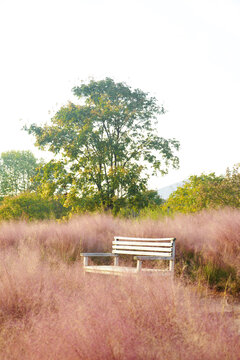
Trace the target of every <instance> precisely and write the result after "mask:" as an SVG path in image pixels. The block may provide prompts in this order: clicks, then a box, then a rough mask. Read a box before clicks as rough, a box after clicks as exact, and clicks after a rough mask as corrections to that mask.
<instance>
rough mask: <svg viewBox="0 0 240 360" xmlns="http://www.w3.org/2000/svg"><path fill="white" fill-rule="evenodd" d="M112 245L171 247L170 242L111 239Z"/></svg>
mask: <svg viewBox="0 0 240 360" xmlns="http://www.w3.org/2000/svg"><path fill="white" fill-rule="evenodd" d="M112 244H113V245H140V246H142V245H147V246H166V247H169V248H172V243H166V242H163V243H161V242H151V241H149V242H144V241H113V242H112Z"/></svg>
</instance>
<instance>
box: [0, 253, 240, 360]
mask: <svg viewBox="0 0 240 360" xmlns="http://www.w3.org/2000/svg"><path fill="white" fill-rule="evenodd" d="M25 255H26V254H25V249H24V248H23V249H22V250H21V252H20V253H19V255H18V257H17V256H16V253H14V254H11V252H9V253H8V254H6V257H5V263H4V266H3V267H1V288H0V295H1V297H2V296H3V295H4V294H5V295H4V297H3V301H1V302H0V311H1V318H2V321H1V324H0V329H1V331H0V344H1V347H0V358H1V359H6V360H8V359H9V360H10V359H11V360H13V359H14V360H20V359H25V360H40V359H41V360H42V359H44V360H50V359H51V360H53V359H54V360H55V359H56V360H75V359H76V360H77V359H84V360H85V359H88V360H100V359H106V360H108V359H109V360H110V359H169V360H171V359H184V360H188V359H189V360H190V359H193V360H194V359H196V360H198V359H203V360H204V359H209V360H215V359H231V360H235V359H236V360H237V359H239V352H240V342H239V334H238V332H237V329H236V326H235V324H234V321H233V318H234V314H230V316H229V317H226V316H224V314H223V313H221V312H219V313H218V312H217V311H216V310H217V309H214V307H213V306H211V307H209V306H208V304H207V303H204V302H201V301H200V299H199V297H197V296H196V295H194V294H193V293H192V292H190V291H189V290H187V289H186V288H184V287H182V286H181V285H179V284H177V283H175V284H174V283H172V282H171V281H170V280H169V279H168V278H164V277H163V278H159V277H144V276H140V277H136V278H134V277H128V278H118V277H116V278H115V277H111V276H106V277H105V276H98V275H96V276H95V275H94V276H91V275H90V274H89V275H86V276H83V273H82V271H81V270H80V269H79V266H77V264H75V265H74V266H66V265H63V264H61V263H60V262H59V264H58V266H55V265H54V266H50V267H49V266H47V265H46V264H44V265H43V264H41V261H40V258H39V257H38V256H37V254H36V253H34V254H32V255H30V256H29V258H28V259H26V261H24V256H25ZM4 269H5V270H4ZM4 271H5V273H4ZM6 271H7V272H6ZM6 274H7V275H6ZM10 278H11V281H9V279H10ZM8 299H10V300H9V302H8Z"/></svg>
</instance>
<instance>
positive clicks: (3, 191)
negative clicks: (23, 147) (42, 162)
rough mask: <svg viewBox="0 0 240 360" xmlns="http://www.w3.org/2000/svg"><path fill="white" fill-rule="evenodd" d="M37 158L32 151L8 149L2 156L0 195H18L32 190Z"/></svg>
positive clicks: (0, 161) (0, 163)
mask: <svg viewBox="0 0 240 360" xmlns="http://www.w3.org/2000/svg"><path fill="white" fill-rule="evenodd" d="M37 166H38V164H37V159H36V158H35V157H34V155H33V154H32V153H31V152H30V151H7V152H3V153H2V154H1V157H0V195H2V196H5V195H18V194H19V193H21V192H24V191H27V190H30V189H31V187H32V186H33V184H32V177H33V176H34V175H35V173H36V168H37Z"/></svg>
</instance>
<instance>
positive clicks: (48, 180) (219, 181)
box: [0, 151, 240, 219]
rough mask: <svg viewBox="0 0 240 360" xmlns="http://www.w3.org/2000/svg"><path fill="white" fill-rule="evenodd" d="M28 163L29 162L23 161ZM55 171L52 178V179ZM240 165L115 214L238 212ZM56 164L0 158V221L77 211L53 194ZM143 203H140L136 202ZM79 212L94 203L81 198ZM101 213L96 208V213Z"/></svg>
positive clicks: (146, 195)
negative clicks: (229, 209) (232, 209)
mask: <svg viewBox="0 0 240 360" xmlns="http://www.w3.org/2000/svg"><path fill="white" fill-rule="evenodd" d="M27 159H28V161H27ZM53 169H55V171H56V173H55V176H54V172H53ZM239 169H240V165H238V166H235V167H234V168H233V169H232V170H229V169H228V170H227V171H226V174H225V175H221V176H216V175H215V174H214V173H211V174H208V175H205V174H202V175H201V176H196V175H195V176H191V177H190V178H189V179H188V180H187V181H186V182H185V184H184V185H183V186H181V187H179V188H178V189H177V190H176V191H175V192H174V193H172V194H171V195H170V197H169V198H168V200H167V201H166V202H163V200H162V199H161V198H160V197H159V195H158V194H157V192H156V191H151V190H146V191H144V192H141V194H139V196H138V202H135V203H132V204H130V203H129V204H130V205H128V206H127V207H126V206H122V207H120V206H119V208H118V212H120V213H122V214H125V215H130V214H132V213H135V214H136V212H139V210H140V209H143V208H144V209H145V210H144V212H145V213H146V212H147V214H148V215H149V214H151V212H152V211H154V212H155V216H159V214H174V213H191V212H197V211H200V210H202V209H209V208H211V209H212V208H215V209H216V208H219V207H224V206H231V207H235V208H240V172H239ZM58 171H59V169H58V168H56V164H54V166H53V164H52V162H49V163H48V164H43V162H42V161H41V162H38V161H37V159H36V158H35V157H34V155H33V154H32V153H30V152H25V151H9V152H6V153H3V154H2V155H1V157H0V189H1V198H0V199H2V201H0V219H16V218H24V217H25V218H28V219H45V218H62V217H63V216H67V215H69V214H70V213H74V212H76V207H75V208H74V206H73V204H74V205H75V202H76V199H75V200H74V203H72V204H71V203H70V201H69V197H68V196H67V194H63V193H57V192H55V189H56V184H55V182H54V180H55V181H56V178H57V174H58ZM140 200H141V201H140ZM77 206H78V208H77V210H78V211H86V210H88V211H90V210H95V209H96V208H97V205H96V203H94V199H93V198H92V199H90V196H89V201H88V202H87V200H86V199H85V200H84V201H82V202H81V199H79V200H78V203H77ZM98 210H99V208H98Z"/></svg>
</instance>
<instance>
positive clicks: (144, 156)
mask: <svg viewBox="0 0 240 360" xmlns="http://www.w3.org/2000/svg"><path fill="white" fill-rule="evenodd" d="M73 93H74V95H75V96H76V97H77V98H78V103H76V104H73V103H71V102H70V103H68V105H66V106H63V107H61V108H60V110H59V111H58V112H57V113H56V114H55V116H54V117H53V118H52V119H51V125H47V124H46V125H44V126H37V125H36V124H32V125H31V126H30V127H29V128H25V129H26V130H27V131H28V132H29V133H30V134H33V135H34V136H35V137H36V145H37V146H39V147H40V148H42V149H45V148H47V149H48V150H50V151H52V152H53V153H54V154H55V155H57V154H58V155H60V157H61V164H63V162H64V164H65V169H67V171H68V175H67V176H68V180H67V182H68V186H67V184H66V181H64V178H63V179H62V181H60V182H59V181H58V186H57V185H56V189H57V188H58V189H59V186H60V185H59V184H60V183H62V184H64V189H65V190H66V188H68V195H67V202H68V205H69V204H71V205H73V204H77V203H79V201H80V203H81V206H84V205H83V204H84V202H85V200H86V202H87V203H91V204H92V203H94V204H95V206H102V207H104V208H105V209H107V208H110V209H112V208H113V207H114V203H115V202H118V203H119V200H124V201H125V203H126V201H131V199H133V198H135V197H136V195H137V194H140V193H141V192H143V191H146V188H147V180H148V177H149V169H150V171H151V174H152V175H156V174H157V173H159V172H160V173H161V174H165V173H167V171H168V168H169V166H173V167H178V163H179V161H178V157H177V156H176V154H175V151H177V150H178V149H179V142H178V141H177V140H175V139H164V138H162V137H160V136H159V135H158V132H157V130H156V125H157V123H158V120H159V118H158V116H159V115H160V114H163V113H164V112H165V111H164V109H163V108H162V107H160V106H158V104H157V100H156V98H154V97H151V96H149V94H148V93H145V92H143V91H141V90H139V89H131V88H130V87H129V86H127V85H126V84H125V83H116V82H114V81H113V80H112V79H110V78H106V79H104V80H101V81H94V80H92V81H90V83H88V84H82V85H81V86H77V87H75V88H73ZM51 167H52V168H53V163H52V165H51ZM61 174H62V175H64V172H63V171H62V172H61ZM64 176H65V179H66V175H64ZM58 180H59V179H58ZM65 190H64V191H65ZM74 206H75V205H74Z"/></svg>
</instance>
